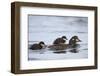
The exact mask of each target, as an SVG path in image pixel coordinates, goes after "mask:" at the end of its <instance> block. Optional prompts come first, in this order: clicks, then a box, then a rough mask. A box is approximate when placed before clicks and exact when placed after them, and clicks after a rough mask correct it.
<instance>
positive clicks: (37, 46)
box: [30, 41, 46, 50]
mask: <svg viewBox="0 0 100 76" xmlns="http://www.w3.org/2000/svg"><path fill="white" fill-rule="evenodd" d="M45 47H46V45H45V43H44V42H43V41H41V42H39V43H36V44H33V45H32V46H31V47H30V49H31V50H40V49H43V48H45Z"/></svg>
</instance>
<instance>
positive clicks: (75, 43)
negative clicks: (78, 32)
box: [69, 36, 81, 47]
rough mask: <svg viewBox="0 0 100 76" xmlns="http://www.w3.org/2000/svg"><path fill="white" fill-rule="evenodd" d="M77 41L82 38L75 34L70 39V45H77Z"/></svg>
mask: <svg viewBox="0 0 100 76" xmlns="http://www.w3.org/2000/svg"><path fill="white" fill-rule="evenodd" d="M77 42H81V40H80V39H79V38H78V36H73V37H72V38H71V39H70V40H69V45H71V46H72V47H74V46H76V45H77Z"/></svg>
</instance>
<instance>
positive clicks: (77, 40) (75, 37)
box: [72, 36, 81, 42]
mask: <svg viewBox="0 0 100 76" xmlns="http://www.w3.org/2000/svg"><path fill="white" fill-rule="evenodd" d="M72 39H73V40H75V41H76V42H81V40H80V39H79V38H78V36H73V37H72Z"/></svg>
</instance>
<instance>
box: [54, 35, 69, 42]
mask: <svg viewBox="0 0 100 76" xmlns="http://www.w3.org/2000/svg"><path fill="white" fill-rule="evenodd" d="M66 40H67V38H66V36H62V37H61V38H57V39H56V40H55V41H54V42H53V44H61V43H65V42H66Z"/></svg>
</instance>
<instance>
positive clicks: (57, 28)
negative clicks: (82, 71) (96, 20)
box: [28, 15, 88, 60]
mask: <svg viewBox="0 0 100 76" xmlns="http://www.w3.org/2000/svg"><path fill="white" fill-rule="evenodd" d="M28 33H29V40H28V41H29V47H30V46H31V45H32V44H34V43H38V42H40V41H44V42H45V44H46V45H52V43H53V41H54V40H55V39H56V38H58V37H62V36H66V37H67V38H68V40H67V41H66V44H68V42H69V40H70V38H71V37H72V36H74V35H77V36H78V37H79V39H80V40H82V42H79V43H78V44H79V45H80V46H79V47H78V48H76V49H75V48H74V49H75V50H76V51H78V52H76V53H73V52H71V50H73V48H69V49H66V50H59V51H65V52H64V53H55V50H50V49H48V48H45V49H41V50H30V49H28V60H55V59H83V58H88V18H87V17H69V16H68V17H59V16H34V15H33V16H29V32H28Z"/></svg>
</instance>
